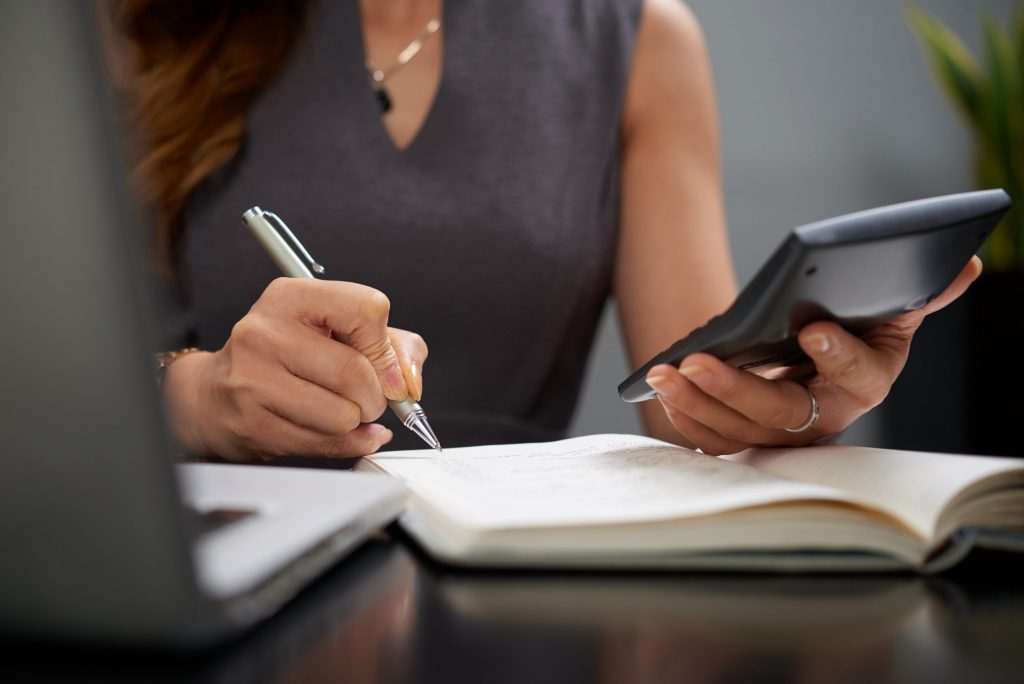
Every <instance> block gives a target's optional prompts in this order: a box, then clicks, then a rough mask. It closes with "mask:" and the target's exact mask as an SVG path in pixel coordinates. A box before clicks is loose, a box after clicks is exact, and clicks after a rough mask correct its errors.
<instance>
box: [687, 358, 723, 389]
mask: <svg viewBox="0 0 1024 684" xmlns="http://www.w3.org/2000/svg"><path fill="white" fill-rule="evenodd" d="M679 372H680V373H681V374H682V375H683V376H684V377H686V378H687V379H688V380H690V381H692V382H693V383H694V384H696V385H700V386H701V387H707V386H709V385H710V384H711V383H712V381H714V379H715V376H714V375H712V374H711V371H709V370H708V369H707V368H705V367H704V366H701V365H700V364H696V363H691V364H687V365H685V366H683V367H682V368H680V369H679Z"/></svg>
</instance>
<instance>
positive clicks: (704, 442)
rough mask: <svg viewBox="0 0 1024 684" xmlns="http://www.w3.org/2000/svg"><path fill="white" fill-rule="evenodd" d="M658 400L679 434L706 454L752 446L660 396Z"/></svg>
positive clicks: (734, 450)
mask: <svg viewBox="0 0 1024 684" xmlns="http://www.w3.org/2000/svg"><path fill="white" fill-rule="evenodd" d="M658 401H660V402H661V407H662V408H663V409H664V410H665V415H666V416H668V419H669V420H670V421H671V422H672V425H673V427H675V429H676V430H678V431H679V434H681V435H683V436H684V437H686V438H687V439H688V440H690V442H692V443H693V445H694V446H695V447H696V448H697V449H700V450H701V451H703V452H704V453H705V454H709V455H711V456H721V455H722V454H735V453H738V452H740V451H743V450H744V449H747V448H749V447H750V445H749V444H745V443H743V442H738V441H736V440H732V439H728V438H727V437H723V436H722V435H720V434H718V433H717V432H715V431H714V430H712V429H711V428H709V427H708V426H706V425H704V424H703V423H700V422H699V421H697V420H694V419H693V418H692V417H691V416H688V415H686V414H685V413H683V412H682V411H680V410H679V409H677V408H676V407H674V406H672V405H671V404H669V403H668V402H666V401H665V400H663V399H661V397H658Z"/></svg>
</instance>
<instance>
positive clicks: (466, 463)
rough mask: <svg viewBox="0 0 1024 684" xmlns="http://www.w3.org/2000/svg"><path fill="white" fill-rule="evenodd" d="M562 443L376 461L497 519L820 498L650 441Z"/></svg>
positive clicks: (682, 511) (651, 512) (441, 499)
mask: <svg viewBox="0 0 1024 684" xmlns="http://www.w3.org/2000/svg"><path fill="white" fill-rule="evenodd" d="M570 442H571V443H572V445H571V446H569V445H567V444H566V443H565V442H561V443H559V442H556V443H552V444H551V445H544V444H536V445H518V446H516V447H484V448H481V449H479V450H478V451H476V452H474V455H473V456H472V457H466V456H460V455H453V456H444V457H439V458H433V459H429V460H428V459H416V460H404V461H403V460H401V459H397V458H396V459H382V460H386V465H387V469H388V470H389V471H391V472H393V473H394V474H396V475H399V476H402V477H404V478H405V479H406V481H407V483H408V484H409V486H410V487H411V488H412V489H413V490H414V491H415V490H419V491H420V492H421V493H422V494H424V495H427V497H428V498H429V499H430V500H431V501H432V502H435V503H438V504H439V505H442V506H444V504H445V503H449V504H450V505H451V506H454V507H457V508H458V509H459V511H460V512H461V513H463V514H470V515H473V516H474V517H478V518H481V519H484V520H487V521H489V522H499V521H501V522H505V523H507V524H518V523H520V522H526V521H529V522H532V523H537V522H540V521H543V520H552V521H558V522H563V523H564V522H570V521H574V522H587V521H594V522H596V521H603V520H623V519H624V518H627V517H633V518H634V519H643V518H654V517H663V516H682V515H700V514H704V513H711V512H716V511H721V510H726V509H728V508H733V507H738V506H744V505H758V504H761V503H770V502H774V501H780V500H784V499H788V498H821V497H822V496H823V494H822V492H823V489H822V488H820V487H817V486H813V485H810V486H808V485H804V484H801V483H795V482H792V481H789V480H784V479H781V478H776V477H773V476H771V475H767V474H764V473H761V472H758V471H757V470H756V469H754V468H750V467H748V466H744V465H740V464H737V463H730V462H728V461H723V460H720V459H717V458H714V457H711V456H705V455H704V454H699V453H696V452H693V451H690V450H687V449H682V448H679V447H673V446H669V445H665V444H662V443H658V442H652V443H650V444H642V445H638V444H637V443H636V441H635V440H633V441H628V440H626V441H622V442H599V441H587V440H570ZM509 449H517V451H509ZM826 496H827V494H826Z"/></svg>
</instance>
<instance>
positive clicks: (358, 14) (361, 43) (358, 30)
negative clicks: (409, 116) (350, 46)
mask: <svg viewBox="0 0 1024 684" xmlns="http://www.w3.org/2000/svg"><path fill="white" fill-rule="evenodd" d="M349 1H350V2H352V4H353V6H354V7H355V21H354V22H353V24H354V25H355V44H356V53H357V56H358V58H359V63H358V67H359V70H360V72H361V74H362V76H363V79H362V80H363V82H364V83H365V87H364V88H363V89H362V94H361V96H360V97H359V99H360V100H361V101H362V103H361V106H360V109H361V110H363V111H365V112H368V114H369V116H371V117H372V118H373V119H374V121H373V124H374V125H373V126H372V127H373V128H374V129H375V135H376V136H377V137H379V138H381V139H382V141H383V143H384V144H386V145H387V147H388V148H390V149H391V151H392V153H393V154H395V155H398V156H407V155H409V154H410V153H411V152H412V150H413V149H414V148H416V147H419V146H421V145H422V142H421V141H422V139H423V138H424V137H425V135H424V134H425V133H428V132H429V130H430V127H431V126H432V121H433V120H434V119H436V118H437V117H438V113H437V112H438V108H439V105H440V104H441V103H442V102H443V97H444V93H445V90H446V88H445V85H446V84H447V83H448V81H449V77H448V72H449V69H448V65H449V63H450V62H451V60H450V59H449V56H450V54H451V50H450V46H451V32H450V31H449V25H448V19H449V16H448V5H449V0H441V34H440V35H439V36H436V38H435V39H436V40H440V41H441V74H440V76H439V78H438V81H437V88H436V89H435V90H434V96H433V98H432V99H431V101H430V106H429V107H428V108H427V112H426V114H425V115H424V116H423V119H422V120H421V121H420V124H419V127H418V128H417V129H416V131H415V132H414V133H413V135H412V138H410V139H409V142H408V144H406V145H405V147H399V146H398V144H397V143H396V142H395V139H394V138H393V137H391V132H390V131H389V130H388V127H387V125H386V124H385V123H384V117H383V116H381V112H380V103H379V101H378V100H377V95H376V93H374V92H373V86H372V85H371V83H370V79H369V75H368V74H367V73H366V68H365V66H364V65H365V62H366V56H367V50H366V35H365V33H364V31H363V8H362V6H361V5H360V3H359V0H349Z"/></svg>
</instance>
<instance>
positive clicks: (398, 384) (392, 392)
mask: <svg viewBox="0 0 1024 684" xmlns="http://www.w3.org/2000/svg"><path fill="white" fill-rule="evenodd" d="M384 394H386V395H387V397H388V398H389V399H404V398H405V397H406V396H408V394H409V390H408V388H406V386H405V378H404V377H403V376H402V369H401V368H399V367H398V366H397V365H396V366H392V367H391V368H389V369H388V371H387V372H386V373H385V374H384Z"/></svg>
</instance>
